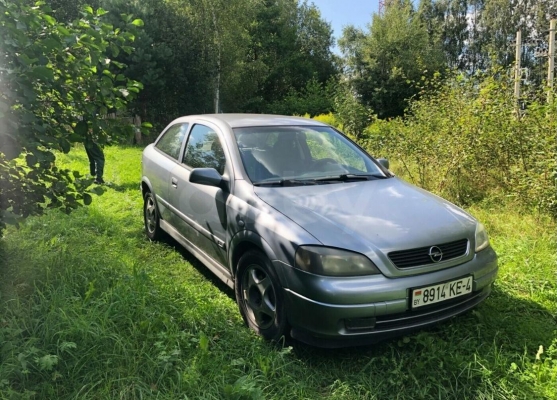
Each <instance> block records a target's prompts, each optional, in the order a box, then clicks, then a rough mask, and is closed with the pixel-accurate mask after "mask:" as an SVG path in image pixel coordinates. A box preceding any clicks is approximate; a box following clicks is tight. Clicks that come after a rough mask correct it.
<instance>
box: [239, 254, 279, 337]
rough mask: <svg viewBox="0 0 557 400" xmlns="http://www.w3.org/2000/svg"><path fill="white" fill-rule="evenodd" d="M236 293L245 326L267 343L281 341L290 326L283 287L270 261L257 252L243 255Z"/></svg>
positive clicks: (240, 261)
mask: <svg viewBox="0 0 557 400" xmlns="http://www.w3.org/2000/svg"><path fill="white" fill-rule="evenodd" d="M234 289H235V290H234V291H235V292H236V301H237V302H238V307H239V308H240V314H242V318H243V319H244V321H245V323H246V325H247V326H249V327H250V328H251V329H253V330H254V331H255V332H257V333H258V334H259V335H261V336H262V337H264V338H265V339H267V340H270V341H274V342H277V341H279V340H280V339H281V337H283V336H284V335H285V333H286V332H287V327H288V323H287V318H286V311H285V309H284V296H283V291H282V287H281V286H280V284H279V281H278V278H277V276H276V274H275V271H274V270H273V268H272V266H271V262H270V261H269V259H268V258H267V257H266V256H265V255H263V254H262V253H260V252H259V251H254V250H251V251H248V252H246V253H245V254H244V255H242V257H241V258H240V260H239V261H238V268H236V279H235V282H234Z"/></svg>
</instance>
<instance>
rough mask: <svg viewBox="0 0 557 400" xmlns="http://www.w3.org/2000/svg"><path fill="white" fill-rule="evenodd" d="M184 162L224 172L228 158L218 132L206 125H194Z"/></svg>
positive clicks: (188, 164)
mask: <svg viewBox="0 0 557 400" xmlns="http://www.w3.org/2000/svg"><path fill="white" fill-rule="evenodd" d="M184 164H186V165H187V166H189V167H192V168H214V169H216V170H217V171H218V172H219V174H221V175H222V174H224V166H225V164H226V158H225V156H224V150H223V148H222V144H221V142H220V140H219V137H218V135H217V133H216V132H215V131H214V130H212V129H211V128H209V127H206V126H204V125H194V127H193V128H192V130H191V134H190V137H189V139H188V144H187V146H186V155H185V157H184Z"/></svg>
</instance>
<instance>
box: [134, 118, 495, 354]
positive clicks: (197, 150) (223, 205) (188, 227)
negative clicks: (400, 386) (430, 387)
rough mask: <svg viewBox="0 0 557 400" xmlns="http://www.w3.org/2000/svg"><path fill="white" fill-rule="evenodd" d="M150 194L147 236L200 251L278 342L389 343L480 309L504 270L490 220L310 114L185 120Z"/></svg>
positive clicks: (165, 146) (155, 162)
mask: <svg viewBox="0 0 557 400" xmlns="http://www.w3.org/2000/svg"><path fill="white" fill-rule="evenodd" d="M141 188H142V192H143V199H144V208H143V211H144V222H145V230H146V233H147V236H148V237H149V238H150V239H152V240H155V239H157V238H159V237H160V236H161V234H162V233H163V231H164V232H166V233H167V234H169V235H170V236H172V237H173V238H174V239H175V240H176V241H178V242H179V243H180V244H181V245H182V246H184V247H185V248H186V249H187V250H189V251H190V252H191V253H192V254H193V255H194V256H195V257H197V258H198V259H199V260H200V261H201V262H202V263H203V264H204V265H205V266H207V268H209V269H210V270H211V271H212V272H213V273H214V274H215V275H216V276H218V277H219V278H220V279H222V281H223V282H225V283H226V284H227V285H228V286H230V287H231V288H232V289H234V291H235V294H236V300H237V302H238V305H239V309H240V313H241V315H242V317H243V318H244V320H245V322H246V324H247V325H248V326H249V327H251V328H252V329H254V330H255V331H256V332H258V333H259V334H260V335H262V336H263V337H265V338H266V339H269V340H278V339H279V338H280V337H282V336H283V335H288V334H290V335H291V336H292V337H293V338H295V339H298V340H301V341H304V342H307V343H311V344H314V345H319V346H327V347H336V346H350V345H359V344H365V343H372V342H376V341H378V340H382V339H385V338H388V337H391V336H395V335H399V334H401V333H404V332H407V331H410V330H415V329H419V328H422V327H425V326H428V325H431V324H435V323H437V322H439V321H442V320H445V319H448V318H451V317H453V316H455V315H457V314H460V313H462V312H464V311H466V310H468V309H470V308H472V307H474V306H475V305H477V304H478V303H480V302H482V301H483V300H485V299H486V297H487V296H488V295H489V293H490V291H491V285H492V283H493V281H494V280H495V277H496V275H497V256H496V254H495V252H494V251H493V250H492V248H491V247H490V245H489V240H488V236H487V233H486V231H485V229H484V227H483V225H482V224H481V223H479V222H478V221H476V220H475V219H474V218H473V217H472V216H470V215H469V214H468V213H466V212H465V211H463V210H462V209H460V208H458V207H457V206H455V205H453V204H451V203H449V202H448V201H445V200H443V199H441V198H439V197H437V196H435V195H433V194H431V193H428V192H426V191H425V190H422V189H419V188H417V187H415V186H413V185H411V184H409V183H407V182H404V181H403V180H401V179H399V178H397V177H396V176H394V175H393V174H392V173H390V172H389V170H388V162H387V160H384V159H382V160H379V161H378V160H376V159H374V158H373V157H371V156H370V155H368V154H367V153H366V152H365V151H364V150H362V149H361V148H360V147H358V146H357V145H356V144H355V143H353V142H352V141H350V140H349V139H348V138H347V137H345V136H344V135H342V134H341V133H340V132H338V131H337V130H335V129H334V128H332V127H330V126H328V125H325V124H322V123H320V122H317V121H313V120H309V119H304V118H295V117H283V116H274V115H248V114H218V115H197V116H188V117H182V118H178V119H176V120H174V121H173V122H171V123H170V125H168V127H166V129H164V131H163V132H162V133H161V134H160V136H159V137H158V139H157V140H156V141H155V143H153V144H151V145H149V146H147V148H146V149H145V150H144V152H143V163H142V181H141Z"/></svg>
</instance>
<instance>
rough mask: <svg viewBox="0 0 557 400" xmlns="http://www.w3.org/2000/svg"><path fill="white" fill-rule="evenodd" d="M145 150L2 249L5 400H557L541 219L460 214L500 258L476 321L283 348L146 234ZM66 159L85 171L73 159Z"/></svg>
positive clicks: (556, 352)
mask: <svg viewBox="0 0 557 400" xmlns="http://www.w3.org/2000/svg"><path fill="white" fill-rule="evenodd" d="M140 154H141V150H140V149H136V148H122V147H109V148H107V149H106V156H107V167H106V176H105V178H106V180H108V181H109V182H111V183H112V185H111V186H110V187H108V189H107V191H106V193H104V194H103V195H102V196H100V197H98V198H95V200H94V202H93V204H92V205H91V206H89V207H84V208H82V209H79V210H77V211H76V212H74V213H72V214H71V215H69V216H68V215H64V214H61V213H58V212H50V213H48V214H46V215H45V216H43V217H40V218H32V219H29V220H28V221H27V222H26V223H25V224H24V225H23V226H22V227H21V229H19V230H16V229H13V228H11V229H8V231H7V232H6V235H5V237H4V238H3V239H2V240H0V260H1V265H0V398H2V399H25V398H35V399H38V398H40V399H58V398H60V399H74V398H75V399H77V398H78V399H104V398H122V399H131V398H161V399H178V398H179V399H198V398H202V399H258V398H273V399H274V398H277V399H288V400H290V399H304V398H305V399H321V398H328V399H385V398H389V399H390V398H398V399H429V398H440V399H447V398H449V399H463V398H471V399H473V398H477V399H492V398H494V399H536V398H538V399H545V398H547V399H557V390H556V387H557V338H556V337H557V323H556V316H557V284H556V268H555V245H554V243H555V225H554V224H553V223H552V222H551V221H550V220H548V219H546V218H544V217H542V216H538V215H535V214H532V215H530V214H525V213H524V212H522V211H520V210H515V209H513V208H512V207H510V206H503V205H489V204H484V205H478V206H474V207H473V208H471V209H470V212H472V213H473V214H474V215H476V216H477V217H479V218H480V219H481V220H482V221H483V222H484V223H485V225H486V226H487V227H488V231H489V232H490V234H491V239H492V243H493V246H494V247H495V249H496V251H497V252H498V254H499V260H500V275H499V279H498V281H497V282H496V285H495V288H494V292H493V294H492V296H491V297H490V298H489V299H488V300H487V301H486V302H484V303H483V304H482V305H480V306H479V307H477V308H476V309H475V310H474V311H472V312H470V313H467V314H465V315H463V316H461V317H459V318H456V319H453V320H451V321H449V322H447V323H444V324H442V325H439V326H437V327H435V328H433V329H430V330H427V331H422V332H420V333H417V334H414V335H410V336H406V337H402V338H399V339H396V340H392V341H390V342H385V343H382V344H379V345H375V346H369V347H360V348H349V349H340V350H323V349H316V348H312V347H309V346H305V345H303V344H297V343H289V344H288V346H287V347H284V348H277V347H273V346H270V345H269V344H267V343H265V342H264V341H262V340H261V339H260V338H258V337H257V336H256V335H255V334H253V333H252V332H251V331H249V330H248V329H247V328H246V327H245V326H244V325H243V323H242V321H241V318H240V316H239V313H238V310H237V306H236V303H235V301H234V296H233V293H232V291H231V290H229V289H228V288H227V287H225V286H224V285H222V284H220V283H219V282H218V280H216V279H215V278H213V277H212V275H211V274H210V273H209V272H207V271H206V269H205V268H204V267H203V266H201V265H200V263H199V262H197V261H196V260H195V259H193V257H192V256H191V255H189V254H188V253H187V252H186V251H184V250H181V249H179V248H177V247H176V246H175V245H174V244H173V243H172V242H170V241H168V242H166V243H151V242H149V241H148V240H147V239H146V238H145V235H144V233H143V226H142V214H141V207H142V201H141V196H140V192H139V189H138V183H139V179H140V165H139V160H140ZM61 163H62V164H64V165H65V166H67V167H70V168H72V169H77V170H80V171H81V172H82V173H86V172H87V160H86V157H85V154H84V152H83V151H81V150H80V149H76V150H72V152H71V153H70V154H69V155H67V156H64V157H63V158H62V161H61ZM540 346H541V347H540ZM542 349H543V352H542V351H541V350H542Z"/></svg>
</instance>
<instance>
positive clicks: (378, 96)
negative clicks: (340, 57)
mask: <svg viewBox="0 0 557 400" xmlns="http://www.w3.org/2000/svg"><path fill="white" fill-rule="evenodd" d="M339 44H340V47H341V50H342V51H343V53H344V55H345V60H346V64H347V71H346V72H347V75H348V78H349V80H350V82H351V83H352V86H353V88H354V90H355V91H356V93H357V94H358V96H359V97H360V98H361V101H362V102H363V104H364V105H366V106H368V107H371V108H372V109H373V110H374V111H375V112H376V113H377V115H378V116H379V117H380V118H390V117H396V116H399V115H402V114H403V113H404V109H405V108H406V105H407V100H408V99H409V98H411V97H412V96H415V95H416V94H417V93H418V88H417V87H416V86H415V85H414V83H415V82H418V81H420V80H421V78H422V76H426V77H430V76H432V75H433V74H434V73H435V72H436V71H440V70H441V71H442V70H444V69H445V65H446V63H445V58H444V55H443V51H442V47H441V43H440V40H439V39H438V38H437V36H436V35H430V33H429V32H428V29H427V26H426V24H424V21H423V19H422V18H421V17H420V15H419V14H418V13H416V12H415V11H414V9H413V6H412V3H411V2H410V1H406V0H404V1H402V0H401V1H399V2H394V1H393V2H391V3H389V5H388V6H387V7H386V10H385V13H384V14H383V15H379V14H374V15H373V18H372V22H371V25H370V26H369V32H367V33H365V32H363V31H360V30H356V29H354V28H353V27H348V28H345V30H344V32H343V37H342V39H341V40H340V41H339Z"/></svg>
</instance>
